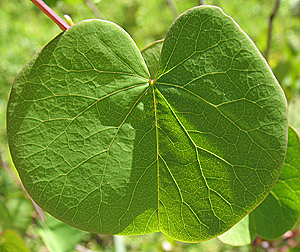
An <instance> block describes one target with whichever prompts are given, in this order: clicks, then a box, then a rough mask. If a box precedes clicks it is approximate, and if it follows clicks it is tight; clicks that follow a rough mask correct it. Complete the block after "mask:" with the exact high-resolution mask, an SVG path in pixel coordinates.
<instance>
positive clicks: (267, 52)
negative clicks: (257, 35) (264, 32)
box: [265, 0, 280, 61]
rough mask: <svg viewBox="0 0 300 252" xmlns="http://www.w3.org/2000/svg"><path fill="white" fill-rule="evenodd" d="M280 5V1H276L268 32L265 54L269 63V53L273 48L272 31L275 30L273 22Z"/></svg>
mask: <svg viewBox="0 0 300 252" xmlns="http://www.w3.org/2000/svg"><path fill="white" fill-rule="evenodd" d="M279 3H280V0H276V2H275V5H274V9H273V12H272V14H271V16H270V19H269V30H268V40H267V49H266V53H265V58H266V60H267V61H268V59H269V53H270V47H271V39H272V29H273V20H274V17H275V15H276V13H277V10H278V8H279Z"/></svg>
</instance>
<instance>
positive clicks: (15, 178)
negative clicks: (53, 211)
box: [0, 151, 46, 221]
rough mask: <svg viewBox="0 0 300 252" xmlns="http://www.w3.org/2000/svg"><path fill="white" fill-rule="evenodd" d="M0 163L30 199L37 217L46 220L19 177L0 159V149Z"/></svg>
mask: <svg viewBox="0 0 300 252" xmlns="http://www.w3.org/2000/svg"><path fill="white" fill-rule="evenodd" d="M0 165H1V166H2V167H3V168H4V170H5V171H6V172H7V173H8V174H9V175H10V176H11V177H12V178H13V180H14V181H15V182H16V184H17V185H18V186H19V187H20V188H21V190H22V191H23V192H24V193H25V194H26V195H27V196H28V198H29V199H30V200H31V203H32V205H33V207H34V209H35V211H36V212H37V214H38V215H39V217H40V218H41V220H42V221H45V220H46V217H45V213H44V211H43V210H42V209H41V208H40V207H39V206H38V205H37V204H36V203H35V202H34V201H33V199H32V198H31V197H30V196H29V194H28V193H27V191H26V190H25V188H24V186H23V185H22V183H21V181H20V180H19V178H18V177H17V176H16V174H15V173H14V171H13V170H12V168H11V167H10V166H9V165H8V164H7V163H6V162H4V160H3V159H2V155H1V151H0Z"/></svg>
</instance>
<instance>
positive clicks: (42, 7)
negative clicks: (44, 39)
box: [31, 0, 70, 31]
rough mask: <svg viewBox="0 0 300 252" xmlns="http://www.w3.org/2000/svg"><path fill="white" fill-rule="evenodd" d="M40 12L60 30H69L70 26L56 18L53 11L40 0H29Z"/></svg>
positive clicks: (58, 17)
mask: <svg viewBox="0 0 300 252" xmlns="http://www.w3.org/2000/svg"><path fill="white" fill-rule="evenodd" d="M31 1H32V2H33V3H34V4H35V5H36V6H37V7H38V8H39V9H40V10H41V11H43V12H44V13H45V14H46V15H47V16H48V17H49V18H51V19H52V20H53V21H54V22H55V23H56V24H57V25H58V26H59V28H60V29H62V30H63V31H66V30H68V29H69V28H70V26H69V25H68V24H67V23H66V22H65V21H64V20H63V19H62V18H61V17H60V16H58V15H57V14H56V13H55V12H54V10H52V9H51V8H50V7H49V6H48V5H47V4H45V3H44V1H42V0H31Z"/></svg>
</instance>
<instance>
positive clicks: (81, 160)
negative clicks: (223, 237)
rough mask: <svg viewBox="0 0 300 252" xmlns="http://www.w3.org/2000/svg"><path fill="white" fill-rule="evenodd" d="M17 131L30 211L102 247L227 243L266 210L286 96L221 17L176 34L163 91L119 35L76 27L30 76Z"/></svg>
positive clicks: (14, 117) (162, 76)
mask: <svg viewBox="0 0 300 252" xmlns="http://www.w3.org/2000/svg"><path fill="white" fill-rule="evenodd" d="M7 118H8V119H7V120H8V138H9V145H10V150H11V153H12V157H13V160H14V163H15V165H16V167H17V169H18V171H19V173H20V177H21V179H22V181H23V183H24V186H25V187H26V189H27V191H28V192H29V194H30V195H31V196H32V198H33V199H34V200H35V201H36V202H37V203H38V204H39V205H40V206H42V207H43V208H44V209H45V210H46V211H48V212H49V213H50V214H52V215H53V216H55V217H57V218H59V219H60V220H63V221H64V222H66V223H68V224H70V225H72V226H75V227H77V228H80V229H83V230H87V231H90V232H97V233H111V234H121V235H137V234H145V233H150V232H157V231H162V232H164V233H165V234H167V235H168V236H170V237H172V238H175V239H177V240H181V241H189V242H198V241H203V240H206V239H209V238H212V237H214V236H216V235H219V234H221V233H223V232H225V231H226V230H228V229H229V228H230V227H232V226H233V225H234V224H235V223H237V222H238V221H239V220H241V219H242V218H243V217H244V216H245V215H246V214H247V213H248V212H249V211H252V210H253V209H254V208H255V207H256V206H257V205H258V204H259V203H260V202H261V201H262V200H263V199H264V198H265V197H266V195H267V194H268V193H269V191H270V190H271V188H272V187H273V185H274V183H275V182H276V180H277V178H278V176H279V173H280V170H281V166H282V163H283V159H284V155H285V149H286V129H287V118H286V101H285V97H284V94H283V92H282V90H281V88H280V86H279V85H278V83H277V81H276V79H275V78H274V76H273V74H272V72H271V70H270V68H269V67H268V65H267V64H266V62H265V60H264V59H263V57H262V56H261V55H260V53H259V52H258V50H257V48H256V47H255V46H254V44H253V42H252V41H251V40H250V39H249V37H247V35H246V34H245V33H244V32H243V31H242V30H241V29H240V28H239V27H238V25H237V24H236V23H235V22H234V21H233V20H232V19H231V18H230V17H228V16H226V15H224V13H223V12H222V11H221V10H220V9H219V8H216V7H212V6H202V7H197V8H193V9H191V10H189V11H187V12H185V13H184V14H182V15H181V16H180V17H179V18H178V19H177V20H176V21H175V22H174V23H173V24H172V26H171V27H170V29H169V31H168V34H167V36H166V39H165V42H164V45H163V48H162V53H161V56H160V61H159V67H158V70H157V74H156V78H155V79H154V81H151V80H150V76H149V73H148V69H147V67H146V64H145V62H144V59H143V58H142V55H141V53H140V52H139V50H138V48H137V46H136V45H135V43H134V42H133V41H132V39H131V38H130V37H129V35H128V34H127V33H126V32H124V30H122V29H121V28H120V27H118V26H116V25H115V24H113V23H110V22H106V21H100V20H90V21H84V22H81V23H78V24H75V25H74V26H72V27H71V28H70V29H69V30H67V31H66V32H64V33H62V34H60V35H59V36H58V37H57V38H55V39H54V40H53V41H52V42H50V43H49V44H48V45H47V46H46V47H45V48H44V49H43V50H42V51H41V52H40V53H38V54H37V55H36V56H35V57H34V58H33V59H32V60H31V61H30V62H29V63H28V64H27V65H26V66H25V68H24V69H23V70H22V71H21V73H20V74H19V76H18V77H17V78H16V81H15V83H14V87H13V89H12V92H11V96H10V101H9V105H8V116H7Z"/></svg>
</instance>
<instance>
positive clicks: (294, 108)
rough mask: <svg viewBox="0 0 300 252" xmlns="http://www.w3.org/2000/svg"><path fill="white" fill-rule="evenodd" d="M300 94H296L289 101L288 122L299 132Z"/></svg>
mask: <svg viewBox="0 0 300 252" xmlns="http://www.w3.org/2000/svg"><path fill="white" fill-rule="evenodd" d="M299 110H300V96H299V95H298V96H297V97H295V98H294V99H292V100H291V101H290V102H289V113H288V114H289V124H290V125H292V126H293V127H294V128H295V129H296V130H297V132H300V116H299Z"/></svg>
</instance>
